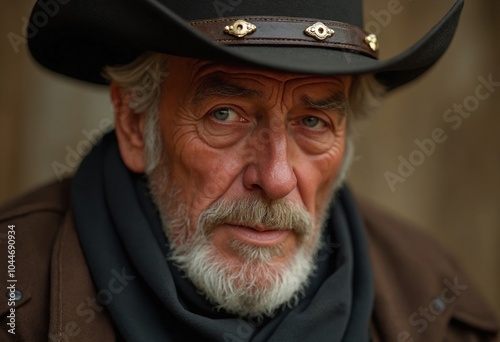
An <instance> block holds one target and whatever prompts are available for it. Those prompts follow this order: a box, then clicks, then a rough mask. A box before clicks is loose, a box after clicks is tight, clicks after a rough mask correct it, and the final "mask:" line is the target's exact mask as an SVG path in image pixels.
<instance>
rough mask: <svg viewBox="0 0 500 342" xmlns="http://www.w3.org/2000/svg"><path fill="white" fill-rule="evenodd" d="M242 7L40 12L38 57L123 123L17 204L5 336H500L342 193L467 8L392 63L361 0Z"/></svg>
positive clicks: (399, 229) (404, 236) (447, 278)
mask: <svg viewBox="0 0 500 342" xmlns="http://www.w3.org/2000/svg"><path fill="white" fill-rule="evenodd" d="M233 2H234V4H232V5H233V6H229V5H228V4H226V3H224V2H220V1H215V2H211V1H210V2H203V3H202V2H199V1H198V2H195V1H183V2H180V1H179V2H178V1H172V0H164V1H102V0H100V1H94V2H88V1H83V0H73V1H72V2H65V3H64V4H63V3H62V2H61V1H59V2H56V1H53V2H44V1H40V2H39V3H38V4H37V5H36V6H35V8H34V10H33V14H32V17H31V23H32V24H36V23H37V18H38V16H39V13H40V11H41V10H43V9H46V8H47V6H52V7H50V8H51V9H52V10H53V11H54V12H57V14H56V15H54V16H53V18H51V20H50V21H48V23H46V25H44V26H43V27H39V32H38V33H37V34H35V35H33V37H31V40H30V49H31V52H32V54H33V56H34V57H35V58H36V59H37V60H38V61H39V62H40V63H42V64H43V65H45V66H47V67H49V68H51V69H53V70H55V71H57V72H59V73H62V74H65V75H68V76H71V77H74V78H77V79H82V80H86V81H90V82H94V83H106V82H109V83H110V89H111V98H112V102H113V105H114V111H115V130H114V131H113V132H110V133H109V134H108V135H106V136H105V137H104V138H103V140H102V141H101V142H100V143H99V144H98V145H97V146H95V148H94V149H93V150H92V151H91V152H90V153H89V155H87V156H86V157H85V158H84V160H83V162H82V164H81V166H80V168H79V170H78V171H77V172H76V174H75V176H74V178H73V179H71V180H66V181H64V182H62V183H58V184H55V185H51V186H48V187H46V188H43V189H41V190H38V191H37V192H35V193H32V194H29V195H27V196H25V197H24V198H22V199H20V200H18V201H16V202H14V203H11V204H9V205H8V206H7V207H6V208H4V209H3V210H2V213H1V216H0V218H1V219H2V229H5V230H6V232H5V234H7V235H8V236H9V241H10V240H14V239H13V238H11V237H10V236H14V234H15V236H16V237H18V240H16V242H15V243H10V244H9V246H14V247H12V248H11V247H9V251H11V250H14V251H15V253H10V254H11V255H12V254H14V255H15V259H14V258H11V262H10V263H9V265H15V270H16V271H15V273H12V272H11V273H9V274H13V275H14V276H13V277H11V278H15V280H16V281H12V280H8V281H7V289H8V292H7V305H5V306H3V305H2V310H3V311H2V312H1V314H2V327H1V332H0V334H1V336H2V337H4V338H6V339H16V340H18V339H20V340H26V341H38V340H40V341H41V340H46V339H49V340H53V341H56V340H57V341H72V340H74V341H116V340H118V341H368V340H373V341H417V340H418V341H442V340H446V341H457V340H464V341H491V340H493V339H495V337H496V334H497V325H496V322H495V319H494V318H493V317H492V315H491V313H490V312H489V310H488V308H487V307H486V306H485V305H484V304H483V303H482V301H481V299H480V298H479V297H478V296H477V294H476V293H475V292H474V289H473V288H472V286H471V285H470V283H469V282H468V281H467V282H466V278H465V276H464V275H463V274H462V273H461V271H460V270H459V268H458V267H457V266H456V265H455V264H454V263H453V261H451V260H450V258H449V257H448V256H447V255H446V254H445V253H443V252H442V251H441V249H440V248H439V247H438V246H436V245H435V244H434V242H432V241H430V240H429V239H428V238H426V237H424V236H422V235H421V233H418V232H416V231H414V230H413V229H411V228H408V227H407V226H406V225H404V224H403V223H401V222H399V221H397V220H395V219H393V218H391V217H390V216H387V215H386V214H384V213H381V212H379V211H378V210H376V209H374V208H372V207H371V206H370V205H369V204H366V203H362V202H357V201H356V200H354V199H353V198H352V196H351V194H350V193H349V190H348V189H347V188H346V187H345V186H343V180H344V175H345V173H346V170H347V169H348V167H349V164H350V161H351V159H352V155H353V143H352V139H353V131H354V130H355V124H356V121H357V120H358V119H359V118H360V117H362V116H364V115H365V114H366V113H368V112H370V111H371V109H372V107H374V106H375V105H376V104H377V103H378V101H379V99H380V98H381V97H382V95H383V93H384V92H385V91H386V90H390V89H393V88H395V87H397V86H400V85H402V84H405V83H407V82H409V81H411V80H412V79H414V78H415V77H417V76H418V75H420V74H421V73H423V72H424V71H425V70H427V69H428V68H429V67H430V66H431V65H432V64H433V63H434V62H435V61H436V60H437V59H438V58H439V57H440V56H441V55H442V53H444V51H445V50H446V48H447V46H448V44H449V42H450V40H451V37H452V35H453V32H454V30H455V27H456V24H457V22H458V16H459V13H460V10H461V8H462V5H463V3H462V1H461V0H459V1H457V3H456V4H455V5H454V6H453V8H452V9H451V10H450V12H449V13H448V15H447V16H446V17H445V18H443V19H442V21H441V22H439V23H438V24H437V25H436V27H435V28H434V29H433V30H432V31H431V32H430V33H429V34H428V35H427V36H425V37H424V38H423V39H422V40H421V41H420V42H419V43H418V44H416V45H415V46H414V47H412V48H411V49H409V50H407V51H406V52H403V53H402V54H400V55H398V56H396V57H394V58H393V59H391V60H389V61H385V62H381V61H378V60H377V52H378V43H377V39H376V37H375V36H374V35H371V34H368V33H366V32H364V31H363V30H362V29H361V28H359V27H360V26H361V25H362V24H361V23H362V20H361V4H360V2H359V1H347V0H336V1H324V0H316V1H312V2H297V1H292V2H285V1H272V2H271V1H238V3H237V4H236V1H233ZM229 14H230V15H231V17H227V16H226V15H229ZM12 232H15V233H12ZM4 246H6V245H4ZM423 250H425V251H426V253H425V254H424V253H423V252H422V251H423ZM9 265H6V268H7V269H8V270H11V268H12V267H11V268H9ZM464 284H467V285H464ZM465 289H467V291H464V290H465Z"/></svg>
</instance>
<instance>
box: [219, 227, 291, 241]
mask: <svg viewBox="0 0 500 342" xmlns="http://www.w3.org/2000/svg"><path fill="white" fill-rule="evenodd" d="M227 226H228V227H229V228H231V229H232V230H233V233H234V234H236V235H237V237H238V239H240V240H243V241H245V242H248V243H251V244H256V245H262V246H264V245H266V246H269V245H274V244H277V243H281V242H283V241H284V240H285V239H286V237H287V236H289V234H291V233H292V231H291V230H290V229H283V228H276V227H267V226H264V225H246V224H242V223H235V224H234V223H229V224H227Z"/></svg>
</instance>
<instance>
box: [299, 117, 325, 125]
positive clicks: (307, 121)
mask: <svg viewBox="0 0 500 342" xmlns="http://www.w3.org/2000/svg"><path fill="white" fill-rule="evenodd" d="M301 122H302V124H303V125H304V126H306V127H309V128H321V127H323V126H325V123H324V122H323V121H322V120H321V119H318V118H317V117H315V116H306V117H304V118H302V120H301Z"/></svg>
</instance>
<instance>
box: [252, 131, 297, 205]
mask: <svg viewBox="0 0 500 342" xmlns="http://www.w3.org/2000/svg"><path fill="white" fill-rule="evenodd" d="M288 145H289V142H288V137H287V134H286V131H285V130H283V131H280V132H276V131H274V132H270V133H269V134H268V136H267V138H266V139H260V141H258V142H257V143H256V144H253V145H252V147H251V148H253V149H254V151H253V153H251V155H252V158H251V159H252V160H250V161H249V163H248V165H247V167H246V169H245V173H244V175H243V183H244V186H245V188H247V189H248V190H251V191H260V192H263V195H265V196H266V197H268V198H269V199H280V198H284V197H285V196H287V195H288V194H289V193H290V192H292V190H293V189H294V188H295V187H296V186H297V178H296V177H295V173H294V170H293V167H292V165H291V163H290V154H289V151H288V150H289V146H288Z"/></svg>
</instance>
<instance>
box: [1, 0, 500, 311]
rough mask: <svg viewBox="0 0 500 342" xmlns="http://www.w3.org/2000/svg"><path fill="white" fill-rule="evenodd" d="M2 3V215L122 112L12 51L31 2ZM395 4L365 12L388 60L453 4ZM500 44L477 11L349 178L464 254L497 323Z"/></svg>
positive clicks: (93, 90) (379, 122)
mask: <svg viewBox="0 0 500 342" xmlns="http://www.w3.org/2000/svg"><path fill="white" fill-rule="evenodd" d="M0 1H1V3H2V4H3V6H2V11H1V12H0V35H1V39H0V75H1V76H0V157H1V163H0V165H1V166H0V203H1V202H5V201H6V200H7V199H9V198H12V197H13V196H16V195H18V194H20V193H22V192H24V191H27V190H28V189H30V188H32V187H34V186H37V185H40V184H42V183H44V182H48V181H51V180H54V179H56V172H55V171H54V167H57V166H61V165H68V162H69V164H72V163H74V152H71V151H77V152H78V151H79V150H84V149H85V146H86V143H85V142H86V141H88V140H89V139H88V138H87V137H86V135H87V134H86V133H87V132H90V131H93V132H95V133H98V132H99V131H98V130H99V129H100V127H102V126H106V123H108V122H109V121H107V120H109V119H110V118H111V117H112V111H111V105H110V104H109V101H108V95H107V90H106V89H105V88H102V87H93V86H90V85H87V84H82V83H79V82H76V81H72V80H70V79H67V78H64V77H61V76H57V75H54V74H52V73H50V72H48V71H46V70H43V69H42V68H41V67H40V66H38V65H35V64H34V62H33V61H32V60H31V58H30V57H29V55H28V53H27V50H26V45H25V44H24V43H23V42H20V41H15V42H16V43H15V44H12V40H13V37H17V36H19V35H22V32H23V29H24V23H25V20H26V18H27V17H28V16H29V12H30V8H31V5H32V3H33V0H30V1H27V0H17V1H9V2H7V1H6V0H0ZM394 1H395V0H367V1H366V2H365V4H366V5H365V18H366V19H365V20H366V24H367V28H368V29H370V30H371V31H375V33H378V34H379V39H380V43H381V53H382V58H383V59H385V58H388V57H390V56H393V55H394V54H396V53H398V52H399V51H401V50H402V49H404V48H407V47H409V46H411V45H412V44H413V43H414V42H416V41H417V40H418V38H419V37H421V36H422V35H423V34H424V33H425V32H427V30H428V29H430V28H431V27H432V26H433V24H434V23H436V22H437V21H438V20H439V19H440V18H441V17H442V15H443V14H444V13H445V12H446V10H447V9H448V8H449V7H450V6H451V4H452V3H453V0H439V1H436V0H418V1H415V0H413V1H412V0H400V4H399V6H398V7H397V8H398V11H396V12H397V13H393V14H391V16H390V18H389V17H388V16H387V15H385V16H384V15H383V14H382V13H384V14H387V13H388V12H387V10H388V9H389V7H388V6H389V3H394ZM381 11H382V12H381ZM384 11H385V12H384ZM389 13H390V12H389ZM499 33H500V2H499V1H498V0H481V1H473V0H469V1H467V2H466V6H465V10H464V13H463V15H462V21H461V24H460V26H459V30H458V32H457V35H456V37H455V40H454V42H453V44H452V46H451V48H450V50H449V51H448V52H447V54H446V55H445V56H444V58H442V59H441V60H440V61H439V62H438V63H437V65H436V66H435V67H434V68H433V69H432V70H431V71H430V72H429V73H427V74H426V75H425V76H423V77H421V78H420V79H419V80H418V81H416V82H415V83H413V84H411V85H408V86H406V87H404V88H402V89H400V90H397V91H395V92H394V93H393V94H391V95H390V96H389V97H388V99H387V101H386V102H385V103H384V105H383V107H382V108H380V110H379V111H378V113H377V115H375V116H374V117H373V118H372V119H371V120H369V122H367V123H366V124H365V125H364V127H363V129H362V132H363V135H362V138H360V140H359V141H358V149H357V154H356V155H357V157H356V161H355V163H354V166H353V168H352V171H351V173H350V183H351V185H352V186H353V188H354V189H355V191H356V192H357V193H359V194H362V195H363V196H365V197H368V198H370V199H372V200H374V201H376V202H377V203H379V204H380V205H381V206H383V207H387V208H389V209H390V210H392V211H393V212H395V213H396V214H398V215H399V216H402V217H403V218H406V219H408V220H410V221H412V222H414V223H416V224H417V225H419V226H420V227H422V229H425V230H426V231H428V232H429V233H430V234H431V235H433V236H435V237H436V238H437V239H438V240H440V241H441V242H442V243H443V244H444V245H445V246H446V247H447V248H448V249H449V250H450V251H451V252H452V253H453V254H455V255H456V256H457V258H458V259H459V261H460V262H461V263H462V264H463V265H464V267H465V268H466V270H467V271H468V272H469V274H470V275H471V276H472V277H473V278H474V279H475V280H476V283H477V285H478V286H479V288H480V290H481V291H482V292H483V294H484V296H485V298H486V299H487V300H488V301H489V302H490V303H491V305H492V306H493V307H494V308H495V309H496V311H497V314H498V316H500V266H499V260H500V249H499V248H498V245H499V243H500V229H499V228H500V138H499V133H498V131H499V129H500V115H499V113H497V112H498V108H499V107H500V87H496V88H493V89H492V90H493V91H492V92H491V95H490V96H489V97H488V98H487V99H485V100H474V97H475V96H476V95H475V89H476V87H477V86H478V85H479V84H480V81H479V78H480V77H483V78H485V79H488V77H491V78H492V79H493V80H494V81H498V82H500V64H499V61H500V48H499V45H498V44H499V43H498V35H499ZM464 101H465V105H466V108H472V109H474V110H471V111H470V116H469V117H468V118H464V119H463V120H462V121H461V124H460V127H457V128H456V129H453V127H454V125H458V123H457V122H456V121H452V122H446V121H445V120H444V119H443V114H444V113H445V112H446V111H450V110H451V111H454V106H455V104H464ZM476 107H477V108H476ZM455 108H456V107H455ZM448 115H450V117H449V118H450V119H452V116H453V115H456V114H448ZM436 129H441V130H442V134H443V135H444V136H446V137H447V138H446V141H444V142H442V143H437V144H436V147H435V150H434V151H433V153H429V155H428V156H427V155H425V156H424V158H423V159H422V160H420V159H419V158H418V153H417V152H414V151H415V150H418V149H419V147H418V146H417V144H416V143H415V140H416V139H418V140H419V141H424V140H425V139H429V138H431V137H432V132H433V131H434V130H436ZM422 155H423V154H422ZM66 158H69V159H68V160H66ZM401 158H403V159H406V160H409V159H411V158H413V159H412V160H413V162H414V163H417V164H419V165H418V166H416V167H414V169H413V171H412V172H408V174H407V175H406V176H405V177H403V178H400V179H399V180H400V182H396V183H394V184H393V185H392V189H391V186H390V185H389V184H388V182H387V180H386V177H385V176H384V175H386V174H387V172H390V173H393V174H394V175H397V174H398V167H399V164H400V163H401V161H400V160H401ZM65 171H68V170H66V169H65V170H61V169H59V173H60V174H63V175H67V173H65ZM410 173H411V174H410ZM401 180H404V182H403V181H401ZM425 252H426V251H425V250H423V251H422V253H425ZM416 281H418V280H416ZM416 309H417V308H416Z"/></svg>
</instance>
